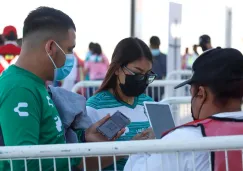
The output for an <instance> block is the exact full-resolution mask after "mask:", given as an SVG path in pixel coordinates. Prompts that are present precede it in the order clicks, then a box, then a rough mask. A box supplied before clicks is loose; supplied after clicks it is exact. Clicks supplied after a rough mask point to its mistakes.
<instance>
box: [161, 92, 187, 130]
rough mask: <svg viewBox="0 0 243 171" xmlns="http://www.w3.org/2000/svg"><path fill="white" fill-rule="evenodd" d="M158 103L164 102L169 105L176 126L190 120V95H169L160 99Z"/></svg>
mask: <svg viewBox="0 0 243 171" xmlns="http://www.w3.org/2000/svg"><path fill="white" fill-rule="evenodd" d="M160 103H166V104H169V105H170V109H171V112H172V114H173V117H174V121H175V124H176V125H177V126H178V125H182V124H185V123H187V122H190V121H192V117H191V96H185V97H170V98H166V99H163V100H162V101H160Z"/></svg>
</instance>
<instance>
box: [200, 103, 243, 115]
mask: <svg viewBox="0 0 243 171" xmlns="http://www.w3.org/2000/svg"><path fill="white" fill-rule="evenodd" d="M241 102H242V100H241V99H229V100H228V102H227V103H226V104H224V105H222V104H217V105H212V104H214V103H215V102H214V103H211V105H210V104H208V105H205V106H204V107H203V108H204V110H202V111H201V112H200V113H201V114H200V115H202V116H200V118H201V119H204V118H208V117H210V116H213V115H215V114H218V113H226V112H238V111H241Z"/></svg>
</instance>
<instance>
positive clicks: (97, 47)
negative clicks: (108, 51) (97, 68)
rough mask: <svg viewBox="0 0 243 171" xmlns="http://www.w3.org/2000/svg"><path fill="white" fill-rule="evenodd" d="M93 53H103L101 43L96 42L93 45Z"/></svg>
mask: <svg viewBox="0 0 243 171" xmlns="http://www.w3.org/2000/svg"><path fill="white" fill-rule="evenodd" d="M93 53H94V54H96V55H101V54H102V48H101V46H100V44H99V43H95V44H94V47H93Z"/></svg>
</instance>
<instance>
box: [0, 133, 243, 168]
mask: <svg viewBox="0 0 243 171" xmlns="http://www.w3.org/2000/svg"><path fill="white" fill-rule="evenodd" d="M242 149H243V136H222V137H206V138H198V139H196V140H189V139H188V140H183V141H162V140H144V141H126V142H109V143H107V142H104V143H84V144H66V145H38V146H37V145H36V146H18V147H14V146H13V147H1V148H0V160H9V162H10V167H11V169H10V170H13V163H14V161H15V160H24V162H23V163H25V164H24V165H25V170H26V171H27V170H28V169H27V162H28V161H30V160H32V159H37V160H38V161H39V170H42V168H41V167H40V166H42V165H41V162H42V159H52V160H53V168H54V170H55V168H56V166H55V165H56V162H55V160H56V159H58V158H67V159H68V161H69V162H68V165H69V166H67V168H69V171H71V162H70V160H71V158H77V157H80V158H82V159H83V170H84V171H86V170H89V169H88V168H87V167H88V166H87V165H86V162H85V161H86V160H87V157H98V160H97V162H98V166H99V168H98V169H97V170H102V169H101V164H102V163H101V157H102V156H111V157H113V159H114V161H116V156H124V155H125V156H130V155H132V154H138V153H139V154H152V153H156V154H160V153H161V154H163V153H171V152H175V153H176V154H177V155H179V153H180V152H186V151H191V152H192V156H193V157H194V156H195V154H194V153H196V152H198V151H200V152H201V151H207V152H210V151H224V152H225V151H229V150H240V151H242ZM225 154H227V153H225ZM208 157H209V160H210V155H209V156H208ZM192 160H195V158H194V159H193V158H192ZM225 160H230V159H229V158H227V155H225ZM161 162H162V163H163V161H161ZM37 164H38V163H37ZM114 165H115V167H114V171H116V170H117V169H116V168H117V167H116V162H114ZM226 167H228V166H227V165H226ZM147 168H148V170H149V166H148V167H147ZM194 170H195V171H196V168H195V169H194ZM226 170H228V169H226ZM131 171H132V170H131ZM136 171H137V170H136ZM178 171H179V170H178Z"/></svg>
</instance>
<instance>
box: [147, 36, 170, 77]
mask: <svg viewBox="0 0 243 171" xmlns="http://www.w3.org/2000/svg"><path fill="white" fill-rule="evenodd" d="M159 47H160V39H159V38H158V37H157V36H152V37H151V38H150V49H151V53H152V55H153V69H152V70H153V72H155V73H156V74H157V75H158V77H157V79H158V80H161V79H164V78H165V77H166V55H165V54H163V53H161V51H160V49H159Z"/></svg>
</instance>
